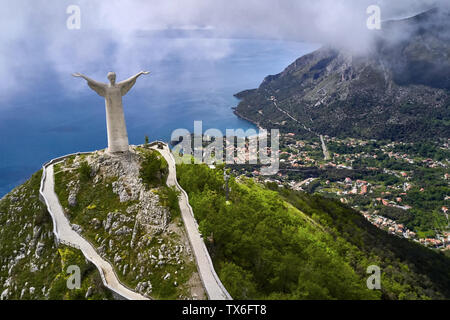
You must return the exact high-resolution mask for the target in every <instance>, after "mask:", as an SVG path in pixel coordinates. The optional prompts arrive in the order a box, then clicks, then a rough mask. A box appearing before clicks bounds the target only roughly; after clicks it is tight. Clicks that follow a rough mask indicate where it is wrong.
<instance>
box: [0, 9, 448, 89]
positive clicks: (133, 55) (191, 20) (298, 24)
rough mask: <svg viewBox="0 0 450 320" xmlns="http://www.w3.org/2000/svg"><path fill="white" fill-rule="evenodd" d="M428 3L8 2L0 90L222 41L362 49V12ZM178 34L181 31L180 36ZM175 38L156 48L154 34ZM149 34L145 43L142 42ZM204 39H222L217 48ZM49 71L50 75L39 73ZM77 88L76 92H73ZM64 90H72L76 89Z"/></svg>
mask: <svg viewBox="0 0 450 320" xmlns="http://www.w3.org/2000/svg"><path fill="white" fill-rule="evenodd" d="M439 3H441V2H440V1H437V0H436V1H433V0H397V1H392V0H380V1H375V0H304V1H302V0H297V1H292V0H285V1H275V0H246V1H242V0H227V1H225V0H219V1H212V0H166V1H160V0H158V1H155V0H153V1H148V0H130V1H126V2H125V1H122V0H110V1H99V0H97V1H92V0H90V1H88V0H80V1H57V0H52V1H44V0H35V1H32V2H30V1H28V0H15V1H13V2H10V3H8V6H4V7H3V8H2V10H1V11H0V27H1V30H2V31H1V33H0V46H1V49H2V54H1V55H0V87H1V89H2V92H4V93H3V95H2V97H3V98H5V96H7V93H6V92H9V93H14V92H19V91H20V90H21V88H23V87H24V86H29V85H31V84H32V83H33V81H35V80H36V79H37V78H38V76H37V75H38V74H39V73H42V72H48V73H50V72H54V73H55V74H56V75H57V76H59V77H61V81H62V83H63V84H64V83H66V82H67V80H63V79H67V77H68V75H69V74H70V73H71V72H75V71H80V72H89V73H90V75H92V76H94V77H98V78H104V76H105V70H110V69H112V68H114V70H115V71H116V72H117V73H118V74H119V77H120V75H123V77H125V76H129V74H128V73H129V70H133V72H135V71H136V72H137V71H139V70H141V69H144V68H146V67H147V64H148V61H152V62H153V63H155V64H157V63H163V62H164V60H165V59H167V56H176V57H178V58H179V59H180V60H183V59H184V60H186V59H187V60H195V59H203V60H211V61H214V60H218V59H222V58H224V57H226V56H227V55H229V54H231V53H232V50H233V48H232V46H231V45H230V43H229V42H227V40H226V39H227V38H246V37H248V38H267V39H281V40H293V41H306V42H314V43H321V44H332V45H335V46H341V47H344V48H348V49H351V50H359V51H363V50H369V49H370V45H371V37H372V35H371V33H370V31H369V30H368V29H367V28H366V27H365V26H366V25H365V23H366V20H367V14H366V8H367V7H368V6H369V5H372V4H377V5H379V6H380V7H381V9H382V19H384V20H386V19H392V18H403V17H406V16H411V15H413V14H415V13H418V12H421V11H423V10H427V9H430V8H432V7H434V6H436V5H439ZM72 4H74V5H78V6H79V7H80V8H81V30H68V29H67V28H66V19H67V18H68V14H67V13H66V8H67V7H68V6H69V5H72ZM182 31H186V32H185V33H183V32H182ZM181 33H182V34H183V36H184V37H187V39H189V40H186V39H181V38H177V37H176V36H174V39H173V40H171V41H162V40H161V38H158V36H155V34H156V35H159V36H161V34H170V35H171V36H173V35H174V34H175V35H176V34H181ZM149 34H152V35H153V37H148V35H149ZM202 37H206V38H212V39H214V38H216V39H220V38H221V39H222V40H220V41H219V40H217V41H211V40H205V39H202ZM46 65H52V66H53V68H54V69H53V70H43V69H44V66H46ZM77 86H79V87H77ZM71 87H72V88H74V90H75V91H76V90H77V88H81V87H82V84H81V83H78V84H76V85H75V87H73V86H72V85H71Z"/></svg>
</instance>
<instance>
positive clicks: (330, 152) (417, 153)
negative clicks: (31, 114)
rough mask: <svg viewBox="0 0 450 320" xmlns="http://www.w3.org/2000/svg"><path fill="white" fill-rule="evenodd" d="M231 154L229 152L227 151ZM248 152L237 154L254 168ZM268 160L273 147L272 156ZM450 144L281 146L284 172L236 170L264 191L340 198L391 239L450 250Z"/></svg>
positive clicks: (298, 140) (295, 141)
mask: <svg viewBox="0 0 450 320" xmlns="http://www.w3.org/2000/svg"><path fill="white" fill-rule="evenodd" d="M228 147H229V146H228ZM248 147H249V144H248V143H247V144H245V146H243V147H241V150H239V149H238V150H237V151H238V152H237V154H238V155H240V157H242V158H243V159H239V158H236V159H235V160H240V161H241V163H242V160H249V157H248V156H242V155H246V154H248ZM268 149H269V150H268V151H269V152H270V151H271V150H270V147H269V148H268ZM449 155H450V152H449V142H448V141H442V142H441V143H439V144H436V145H430V144H427V145H421V144H417V145H416V144H411V143H403V142H390V141H386V142H385V141H376V140H360V139H351V138H347V139H338V138H331V137H327V136H325V137H323V136H320V139H306V140H305V139H302V137H300V136H297V135H296V134H294V133H287V134H282V135H281V138H280V150H279V159H280V160H279V161H280V169H279V172H278V173H277V174H276V175H275V176H270V177H268V176H264V175H262V174H261V170H260V166H258V165H238V166H232V169H233V172H234V174H236V175H242V174H245V175H246V176H249V177H253V178H254V179H256V180H257V181H259V182H262V183H266V184H268V183H271V184H276V185H278V187H288V188H291V189H294V190H298V191H304V192H308V193H318V194H321V195H322V196H325V197H330V198H334V199H336V200H337V201H340V202H341V203H343V204H346V205H348V206H350V207H352V208H354V209H355V210H357V211H358V212H360V213H361V214H362V215H363V216H364V217H365V218H366V219H367V220H368V221H370V222H371V223H372V224H373V225H375V226H376V227H378V228H380V229H383V230H385V231H386V232H388V233H390V234H393V235H396V236H398V237H403V238H406V239H410V240H411V241H415V242H418V243H421V244H422V245H424V246H427V247H430V248H435V249H439V250H450V220H449V212H448V211H449V204H450V188H449V185H450V175H449V158H450V156H449Z"/></svg>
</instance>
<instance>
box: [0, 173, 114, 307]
mask: <svg viewBox="0 0 450 320" xmlns="http://www.w3.org/2000/svg"><path fill="white" fill-rule="evenodd" d="M41 175H42V171H39V172H37V173H35V174H34V175H33V176H32V177H31V178H30V180H28V181H27V182H26V183H24V184H23V185H21V186H19V187H17V188H16V189H14V190H13V191H12V192H11V193H10V194H8V195H7V196H6V197H5V198H3V199H2V200H1V201H0V213H2V214H0V225H1V226H2V228H1V229H0V244H1V245H0V265H1V268H0V279H1V281H0V292H3V291H4V290H5V289H6V288H7V287H6V286H5V282H6V281H7V279H8V278H9V281H10V283H11V285H10V286H9V288H10V295H9V297H8V298H9V299H47V298H49V299H84V298H85V294H86V291H87V289H88V287H90V286H93V288H94V290H93V294H92V295H91V296H90V297H89V299H104V298H112V296H111V294H110V292H109V291H108V290H107V289H105V288H104V287H103V285H102V283H101V278H100V275H99V273H98V272H97V270H96V269H95V267H94V266H93V265H92V264H90V263H87V262H86V260H85V259H84V257H83V255H82V253H81V252H80V251H79V250H76V249H73V248H69V247H66V246H60V247H59V248H56V247H55V240H54V236H53V233H52V230H53V226H52V220H51V217H50V215H49V214H48V212H47V210H46V208H45V206H44V205H43V204H42V203H41V202H40V201H39V198H38V195H39V185H40V179H41ZM38 230H39V231H38ZM34 235H36V237H34ZM37 246H40V247H42V251H41V252H40V254H39V255H37V254H36V247H37ZM22 253H23V254H24V255H21V254H22ZM21 257H23V258H21ZM20 258H21V259H20ZM14 259H16V260H17V261H18V262H17V264H15V266H14V267H13V268H12V269H11V270H10V273H9V268H10V267H11V265H8V262H9V261H11V260H14ZM74 264H76V265H78V266H79V267H80V269H81V274H82V278H81V280H82V283H81V288H80V289H74V290H69V289H67V287H66V281H67V279H68V277H69V275H68V274H67V273H66V270H67V267H68V266H69V265H74ZM30 287H33V288H35V290H34V293H33V294H31V293H30V290H29V288H30ZM44 287H45V294H44V293H43V291H42V289H43V288H44ZM22 289H25V290H24V291H23V295H22ZM49 289H50V290H49ZM47 293H48V295H46V294H47Z"/></svg>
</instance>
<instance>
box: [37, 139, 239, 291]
mask: <svg viewBox="0 0 450 320" xmlns="http://www.w3.org/2000/svg"><path fill="white" fill-rule="evenodd" d="M153 149H155V150H157V151H159V152H160V153H161V154H162V156H163V157H164V158H165V159H166V161H167V163H168V164H169V175H168V178H167V185H168V186H175V187H176V188H177V189H178V190H179V191H180V197H179V205H180V209H181V215H182V218H183V222H184V225H185V228H186V232H187V235H188V238H189V241H190V243H191V247H192V251H193V253H194V256H195V260H196V263H197V267H198V272H199V274H200V278H201V280H202V283H203V286H204V288H205V291H206V293H207V295H208V298H209V299H210V300H231V299H232V298H231V296H230V294H229V293H228V292H227V290H226V289H225V287H224V286H223V285H222V283H221V281H220V279H219V277H218V276H217V273H216V272H215V270H214V266H213V263H212V261H211V257H210V256H209V253H208V250H207V248H206V245H205V243H204V241H203V239H202V238H201V236H200V233H199V231H198V224H197V221H196V220H195V218H194V213H193V210H192V208H191V206H190V205H189V199H188V195H187V194H186V192H185V191H184V190H183V189H182V188H181V186H180V185H179V184H178V181H177V176H176V167H175V158H174V157H173V155H172V153H171V151H170V149H169V147H168V146H167V145H166V144H164V147H163V149H159V148H157V147H156V146H155V147H153ZM62 159H64V157H62V158H59V159H57V160H52V161H50V162H49V163H47V164H45V165H44V167H43V177H42V181H41V188H40V195H41V199H42V201H43V202H44V203H45V204H46V206H47V209H48V211H49V213H50V215H51V217H52V219H53V233H54V234H55V236H56V239H57V240H58V241H59V242H61V243H64V244H66V245H69V246H72V247H75V248H77V249H79V250H81V251H82V252H83V254H84V256H85V257H86V259H88V260H89V261H91V262H92V263H93V264H94V265H95V266H96V267H97V269H98V270H99V272H100V276H101V278H102V281H103V284H104V285H105V286H106V287H107V288H109V289H110V290H112V291H114V292H115V293H117V294H118V295H120V296H122V297H123V298H125V299H128V300H148V298H146V297H144V296H142V295H140V294H138V293H136V292H134V291H132V290H130V289H129V288H127V287H126V286H124V285H123V284H122V283H121V282H120V281H119V279H118V277H117V275H116V273H115V272H114V269H113V267H112V266H111V264H110V263H109V262H108V261H106V260H105V259H104V258H102V257H101V256H100V255H99V254H98V253H97V251H96V250H95V248H94V247H93V246H92V244H91V243H90V242H88V241H87V240H86V239H84V238H83V237H82V236H81V235H80V234H78V233H77V232H75V231H74V230H73V229H72V227H71V224H70V222H69V220H68V219H67V217H66V216H65V214H64V210H63V208H62V206H61V204H60V202H59V200H58V196H57V195H56V193H55V189H54V185H55V182H54V168H53V166H54V164H55V163H57V162H59V161H61V160H62Z"/></svg>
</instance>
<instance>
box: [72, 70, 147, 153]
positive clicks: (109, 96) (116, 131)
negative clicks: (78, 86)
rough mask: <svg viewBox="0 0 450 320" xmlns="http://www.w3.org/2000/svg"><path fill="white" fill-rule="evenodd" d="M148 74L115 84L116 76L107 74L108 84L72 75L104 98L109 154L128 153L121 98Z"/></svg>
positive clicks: (111, 73)
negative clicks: (140, 78) (139, 79)
mask: <svg viewBox="0 0 450 320" xmlns="http://www.w3.org/2000/svg"><path fill="white" fill-rule="evenodd" d="M149 73H150V72H148V71H141V72H139V73H138V74H136V75H134V76H132V77H131V78H129V79H127V80H124V81H121V82H119V83H116V74H115V73H114V72H109V73H108V75H107V77H108V79H109V82H110V83H109V84H108V83H103V82H98V81H95V80H92V79H90V78H88V77H86V76H84V75H82V74H80V73H74V74H72V75H73V76H74V77H80V78H83V79H85V80H86V81H87V83H88V85H89V87H91V89H92V90H94V91H95V92H97V93H98V94H99V95H100V96H102V97H104V98H105V104H106V127H107V130H108V152H109V153H117V152H127V151H128V134H127V127H126V125H125V116H124V114H123V105H122V96H124V95H125V94H126V93H127V92H128V91H130V89H131V88H132V87H133V85H134V84H135V83H136V80H137V78H138V77H139V76H141V75H143V74H149Z"/></svg>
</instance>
